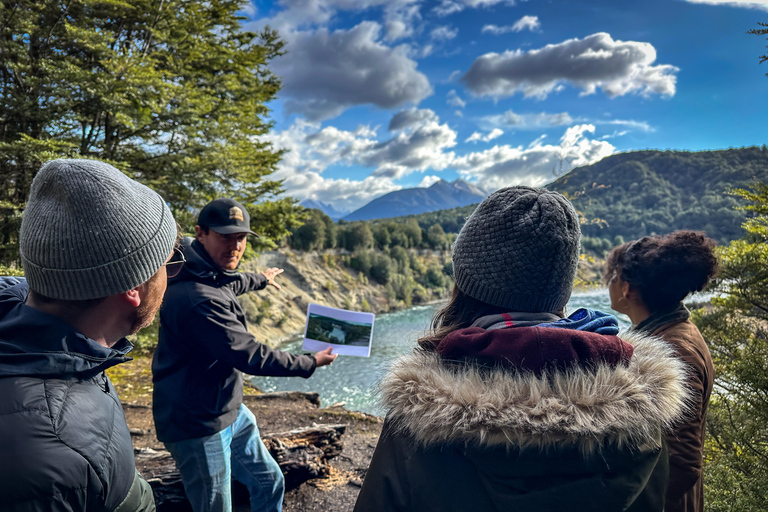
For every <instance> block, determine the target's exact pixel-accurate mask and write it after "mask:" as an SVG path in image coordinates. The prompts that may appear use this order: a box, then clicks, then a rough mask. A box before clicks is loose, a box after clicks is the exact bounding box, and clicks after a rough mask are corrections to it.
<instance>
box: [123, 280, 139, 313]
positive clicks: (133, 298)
mask: <svg viewBox="0 0 768 512" xmlns="http://www.w3.org/2000/svg"><path fill="white" fill-rule="evenodd" d="M140 287H141V285H139V286H137V287H136V288H134V289H132V290H128V291H127V292H124V293H122V294H121V295H122V296H123V298H124V299H125V300H126V301H128V303H129V304H130V305H131V306H133V307H135V308H137V307H139V305H140V304H141V293H140V292H139V288H140Z"/></svg>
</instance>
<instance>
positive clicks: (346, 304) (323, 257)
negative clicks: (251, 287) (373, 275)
mask: <svg viewBox="0 0 768 512" xmlns="http://www.w3.org/2000/svg"><path fill="white" fill-rule="evenodd" d="M338 256H339V255H338V254H337V253H333V252H326V253H318V252H314V251H313V252H292V251H290V250H285V249H280V250H277V251H267V252H263V253H261V254H260V255H259V256H258V257H257V258H254V259H252V260H249V261H247V262H245V263H243V265H242V268H243V270H244V271H248V272H259V271H261V270H264V269H266V268H270V267H278V268H282V269H284V270H285V272H283V273H282V274H280V275H279V276H277V278H276V282H277V283H278V284H280V286H281V289H280V290H277V289H275V288H274V287H272V286H267V288H265V289H264V290H261V291H259V292H255V293H249V294H246V295H244V296H241V297H240V298H239V299H240V303H241V304H242V305H243V309H244V310H245V313H246V317H247V318H248V323H249V325H248V328H249V330H250V331H251V332H252V333H253V334H254V335H255V336H256V338H257V339H258V340H259V341H261V342H263V343H267V344H269V345H272V346H276V345H279V344H280V343H282V342H283V341H286V340H288V339H290V338H292V337H294V336H297V335H300V334H302V333H303V332H304V323H305V321H306V315H307V306H308V305H309V304H310V303H315V304H320V305H323V306H330V307H333V308H343V309H350V310H353V311H370V312H372V313H381V312H385V311H390V310H392V309H397V305H396V304H395V303H393V302H392V301H390V300H389V299H388V298H387V295H386V291H385V287H384V286H382V285H380V284H377V283H375V282H372V281H369V280H368V279H367V278H365V277H364V276H361V275H360V273H359V272H358V271H356V270H354V269H351V268H349V267H346V266H345V265H343V264H342V263H341V261H340V258H339V257H338Z"/></svg>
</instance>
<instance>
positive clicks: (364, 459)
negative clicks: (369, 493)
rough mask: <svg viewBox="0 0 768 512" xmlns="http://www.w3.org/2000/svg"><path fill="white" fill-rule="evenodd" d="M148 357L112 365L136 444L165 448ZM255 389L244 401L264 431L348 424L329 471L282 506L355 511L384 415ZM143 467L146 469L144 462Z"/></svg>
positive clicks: (289, 510) (292, 510) (292, 511)
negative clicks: (156, 425)
mask: <svg viewBox="0 0 768 512" xmlns="http://www.w3.org/2000/svg"><path fill="white" fill-rule="evenodd" d="M149 363H150V361H149V359H147V358H137V359H135V360H134V361H131V362H129V363H125V364H122V365H119V366H118V367H116V368H114V369H112V370H110V371H109V374H110V378H111V379H112V381H113V383H114V385H115V388H116V389H117V392H118V394H119V396H120V398H121V400H122V402H123V404H124V410H125V417H126V421H127V423H128V427H129V428H130V429H131V437H132V439H133V444H134V448H135V449H136V450H139V449H142V448H151V449H153V450H163V449H164V447H163V445H162V443H160V442H159V441H158V440H157V437H156V436H155V430H154V424H153V421H152V401H151V392H152V391H151V390H152V383H151V373H150V371H149ZM256 394H258V390H256V389H254V388H248V387H247V388H246V395H247V396H246V398H245V400H244V402H245V404H246V405H247V406H248V407H249V408H250V409H251V410H252V411H253V413H254V415H255V416H256V420H257V422H258V425H259V430H260V432H261V435H262V436H265V435H269V434H277V433H281V432H287V431H290V430H294V429H299V428H303V427H310V426H313V425H315V424H318V425H320V424H346V425H349V426H348V427H347V429H346V432H345V433H344V435H343V436H342V441H343V444H344V448H343V450H342V452H341V454H340V455H339V456H337V457H336V458H334V459H332V460H331V466H332V471H331V474H330V475H329V477H328V478H322V479H315V480H311V481H309V482H307V483H304V484H302V485H300V486H299V487H298V488H296V489H293V490H290V491H289V492H287V493H286V496H285V502H284V505H283V510H284V511H285V512H299V511H308V512H312V511H331V510H333V511H339V512H346V511H351V510H352V509H353V508H354V504H355V500H356V499H357V494H358V492H359V491H360V485H361V484H362V480H363V478H364V477H365V473H366V471H367V469H368V464H369V463H370V460H371V456H372V455H373V450H374V448H375V447H376V442H377V440H378V438H379V434H380V433H381V427H382V419H381V418H377V417H375V416H371V415H368V414H363V413H360V412H353V411H347V410H346V409H344V407H343V406H340V405H338V404H336V405H334V404H325V403H322V397H320V400H321V404H320V405H321V406H320V407H318V406H317V405H315V404H313V403H311V402H310V401H308V400H306V399H303V398H293V399H289V398H279V399H270V400H263V399H258V398H254V397H252V396H251V395H256ZM138 467H139V471H141V470H142V467H141V463H139V464H138Z"/></svg>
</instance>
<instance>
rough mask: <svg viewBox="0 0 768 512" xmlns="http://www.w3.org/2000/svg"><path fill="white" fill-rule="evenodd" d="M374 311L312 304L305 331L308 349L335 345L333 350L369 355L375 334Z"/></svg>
mask: <svg viewBox="0 0 768 512" xmlns="http://www.w3.org/2000/svg"><path fill="white" fill-rule="evenodd" d="M373 319H374V315H373V314H372V313H362V312H358V311H349V310H346V309H337V308H330V307H327V306H320V305H318V304H310V305H309V309H308V311H307V323H306V329H305V333H304V345H303V346H304V348H305V349H306V350H322V349H324V348H325V347H327V346H329V345H330V346H333V347H334V350H333V352H334V353H337V354H345V355H356V356H363V357H368V356H369V355H370V349H371V340H372V338H373Z"/></svg>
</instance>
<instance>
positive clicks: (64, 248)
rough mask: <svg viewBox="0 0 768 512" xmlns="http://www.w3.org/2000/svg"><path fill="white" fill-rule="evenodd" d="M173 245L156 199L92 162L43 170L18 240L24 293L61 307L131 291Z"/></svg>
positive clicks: (171, 227)
mask: <svg viewBox="0 0 768 512" xmlns="http://www.w3.org/2000/svg"><path fill="white" fill-rule="evenodd" d="M175 241H176V222H175V221H174V220H173V217H172V216H171V211H170V210H169V209H168V206H167V205H166V204H165V201H163V199H162V198H161V197H160V196H159V195H158V194H157V192H154V191H152V190H150V189H149V188H147V187H146V186H144V185H142V184H140V183H138V182H136V181H133V180H132V179H130V178H128V177H127V176H126V175H124V174H123V173H122V172H120V171H118V170H117V169H115V168H114V167H112V166H111V165H108V164H105V163H103V162H98V161H96V160H54V161H52V162H48V163H46V164H45V165H43V167H42V168H41V169H40V172H38V173H37V176H35V179H34V180H33V181H32V190H31V192H30V194H29V200H28V201H27V206H26V209H25V210H24V217H23V218H22V222H21V232H20V234H19V246H20V249H21V263H22V266H23V267H24V274H25V275H26V278H27V282H28V283H29V287H30V288H31V289H32V290H34V291H36V292H38V293H40V294H42V295H45V296H47V297H50V298H53V299H61V300H86V299H97V298H101V297H107V296H109V295H114V294H117V293H123V292H126V291H128V290H131V289H133V288H135V287H137V286H138V285H140V284H142V283H144V282H146V281H147V280H148V279H149V278H150V277H152V275H154V274H155V272H157V270H158V269H159V268H160V267H161V266H162V265H163V263H165V260H166V259H168V256H170V254H171V251H173V246H174V243H175Z"/></svg>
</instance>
